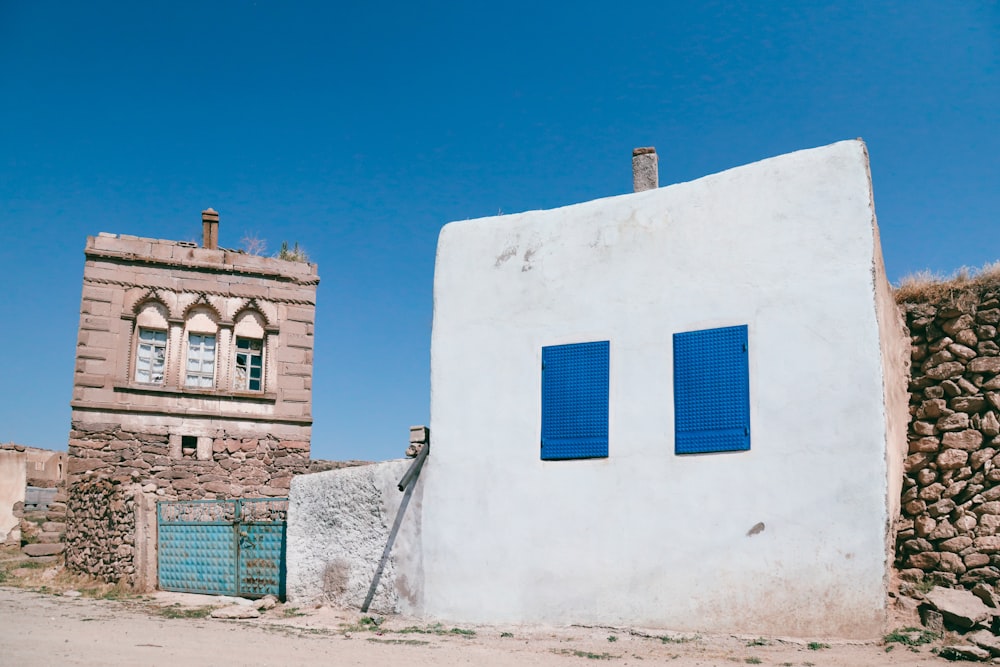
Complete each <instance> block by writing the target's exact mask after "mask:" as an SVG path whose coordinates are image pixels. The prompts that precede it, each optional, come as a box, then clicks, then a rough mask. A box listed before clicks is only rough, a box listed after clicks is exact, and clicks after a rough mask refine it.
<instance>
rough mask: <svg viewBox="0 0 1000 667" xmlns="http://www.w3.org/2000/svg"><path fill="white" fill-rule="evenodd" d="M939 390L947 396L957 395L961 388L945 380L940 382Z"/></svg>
mask: <svg viewBox="0 0 1000 667" xmlns="http://www.w3.org/2000/svg"><path fill="white" fill-rule="evenodd" d="M941 391H943V392H944V393H945V394H948V396H958V395H960V394H961V393H962V388H961V387H959V386H958V384H957V383H955V382H952V381H951V380H945V381H944V382H942V383H941Z"/></svg>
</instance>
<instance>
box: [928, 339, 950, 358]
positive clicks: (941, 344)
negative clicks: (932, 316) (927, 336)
mask: <svg viewBox="0 0 1000 667" xmlns="http://www.w3.org/2000/svg"><path fill="white" fill-rule="evenodd" d="M954 342H955V341H954V340H952V339H951V338H948V337H947V336H944V337H943V338H938V339H937V340H936V341H934V342H933V343H931V344H929V345H928V346H927V349H928V350H929V351H930V353H931V354H937V353H938V352H940V351H941V350H943V349H945V348H946V347H948V346H949V345H951V344H952V343H954Z"/></svg>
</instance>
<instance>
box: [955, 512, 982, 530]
mask: <svg viewBox="0 0 1000 667" xmlns="http://www.w3.org/2000/svg"><path fill="white" fill-rule="evenodd" d="M977 524H978V522H977V521H976V517H975V515H974V514H963V515H962V516H960V517H958V518H957V519H955V529H956V530H957V531H958V532H959V533H968V532H969V531H971V530H972V529H974V528H975V527H976V525H977Z"/></svg>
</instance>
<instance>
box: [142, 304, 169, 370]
mask: <svg viewBox="0 0 1000 667" xmlns="http://www.w3.org/2000/svg"><path fill="white" fill-rule="evenodd" d="M135 326H136V334H137V335H136V346H135V373H134V378H135V381H136V382H142V383H145V384H163V376H164V373H165V370H166V364H167V329H168V325H167V309H166V307H164V305H163V304H162V303H159V302H157V301H150V302H148V303H145V304H143V305H142V307H140V308H139V311H138V313H136V317H135Z"/></svg>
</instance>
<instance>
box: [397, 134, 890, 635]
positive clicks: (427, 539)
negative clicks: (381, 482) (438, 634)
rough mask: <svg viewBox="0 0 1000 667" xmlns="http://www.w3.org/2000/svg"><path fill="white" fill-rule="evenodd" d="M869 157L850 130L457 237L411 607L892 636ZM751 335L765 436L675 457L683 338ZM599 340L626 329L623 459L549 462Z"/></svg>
mask: <svg viewBox="0 0 1000 667" xmlns="http://www.w3.org/2000/svg"><path fill="white" fill-rule="evenodd" d="M867 169H868V168H867V154H866V151H865V149H864V145H863V144H862V143H861V142H857V141H849V142H842V143H838V144H834V145H832V146H827V147H823V148H818V149H814V150H808V151H801V152H797V153H793V154H789V155H784V156H781V157H777V158H773V159H770V160H765V161H763V162H759V163H755V164H751V165H748V166H745V167H740V168H737V169H733V170H730V171H726V172H723V173H720V174H716V175H713V176H708V177H706V178H702V179H700V180H697V181H694V182H690V183H683V184H679V185H674V186H670V187H665V188H660V189H657V190H650V191H646V192H641V193H636V194H629V195H624V196H620V197H614V198H609V199H602V200H597V201H592V202H587V203H584V204H579V205H574V206H569V207H565V208H561V209H556V210H551V211H533V212H528V213H523V214H517V215H507V216H502V217H494V218H484V219H480V220H470V221H465V222H458V223H453V224H450V225H448V226H446V227H445V228H444V230H443V231H442V232H441V236H440V240H439V245H438V254H437V265H436V274H435V283H434V330H433V336H432V347H431V387H432V389H431V430H432V434H433V444H434V454H433V456H431V457H430V458H429V459H428V461H427V465H426V467H425V469H424V473H423V478H424V479H423V484H424V488H423V491H424V498H423V513H422V527H421V528H422V531H423V539H422V547H423V551H422V567H423V576H422V577H420V580H421V581H422V583H423V587H422V595H419V596H417V597H415V598H414V599H413V602H412V604H410V603H407V602H406V601H404V605H403V606H404V611H409V612H414V613H419V614H424V615H426V616H429V617H436V618H441V619H454V620H464V621H483V622H550V623H629V624H637V625H648V626H659V627H669V628H673V629H681V630H709V629H710V630H713V631H736V632H748V633H758V632H759V633H776V634H784V635H800V636H848V637H872V636H876V635H878V634H879V633H880V632H881V629H882V625H883V621H884V611H885V576H886V568H887V565H888V561H887V557H886V539H887V536H886V530H887V526H888V524H889V517H888V508H887V495H888V492H889V489H888V485H887V443H886V434H887V420H886V410H885V402H884V392H885V383H884V382H883V371H882V364H881V355H880V333H879V329H878V323H877V319H876V307H875V298H876V297H875V290H876V285H875V281H876V275H877V276H878V277H877V280H880V281H884V277H883V276H882V275H881V274H876V272H875V271H874V266H875V255H874V254H873V247H875V244H876V243H877V237H876V236H875V219H874V211H873V209H872V198H871V189H870V183H869V178H868V171H867ZM739 324H747V325H748V326H749V336H750V356H749V359H750V392H751V430H752V449H751V451H749V452H740V453H724V454H709V455H700V456H676V455H674V453H673V448H674V443H673V396H672V350H671V335H672V334H673V333H675V332H680V331H690V330H695V329H704V328H710V327H718V326H728V325H739ZM595 340H610V341H611V381H610V382H611V384H610V444H609V450H610V455H609V457H608V458H606V459H594V460H580V461H541V460H540V459H539V439H540V436H539V434H540V421H541V414H540V411H541V407H540V403H541V400H540V365H541V363H540V359H541V348H542V346H545V345H553V344H560V343H569V342H584V341H595ZM758 522H762V523H763V524H764V526H765V528H764V530H763V532H760V533H759V534H756V535H752V536H748V534H747V533H748V530H750V529H751V527H753V526H754V525H755V524H757V523H758ZM418 575H419V573H412V576H414V577H417V576H418Z"/></svg>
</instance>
